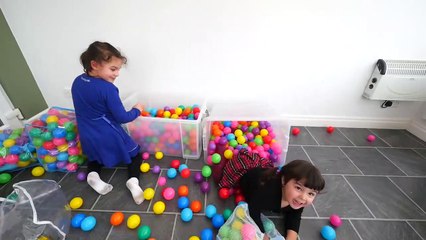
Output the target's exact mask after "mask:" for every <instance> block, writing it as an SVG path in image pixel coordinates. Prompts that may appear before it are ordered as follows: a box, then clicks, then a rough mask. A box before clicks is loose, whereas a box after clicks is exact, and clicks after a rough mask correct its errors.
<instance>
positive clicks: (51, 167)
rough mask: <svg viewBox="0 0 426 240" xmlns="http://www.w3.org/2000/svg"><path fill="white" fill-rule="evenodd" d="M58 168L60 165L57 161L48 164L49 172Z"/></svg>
mask: <svg viewBox="0 0 426 240" xmlns="http://www.w3.org/2000/svg"><path fill="white" fill-rule="evenodd" d="M56 170H58V166H56V163H48V164H47V171H48V172H54V171H56Z"/></svg>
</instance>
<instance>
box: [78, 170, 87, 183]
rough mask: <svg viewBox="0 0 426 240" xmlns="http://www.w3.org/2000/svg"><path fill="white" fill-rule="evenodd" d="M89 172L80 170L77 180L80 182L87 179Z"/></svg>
mask: <svg viewBox="0 0 426 240" xmlns="http://www.w3.org/2000/svg"><path fill="white" fill-rule="evenodd" d="M86 178H87V173H86V172H79V173H77V180H78V181H80V182H83V181H86Z"/></svg>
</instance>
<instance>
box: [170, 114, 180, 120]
mask: <svg viewBox="0 0 426 240" xmlns="http://www.w3.org/2000/svg"><path fill="white" fill-rule="evenodd" d="M170 118H171V119H178V118H179V115H177V114H176V113H173V114H172V116H171V117H170Z"/></svg>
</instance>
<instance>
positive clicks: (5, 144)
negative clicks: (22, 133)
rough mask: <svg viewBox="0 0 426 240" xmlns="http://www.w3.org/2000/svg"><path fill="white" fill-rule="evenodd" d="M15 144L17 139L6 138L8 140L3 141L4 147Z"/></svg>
mask: <svg viewBox="0 0 426 240" xmlns="http://www.w3.org/2000/svg"><path fill="white" fill-rule="evenodd" d="M13 145H15V140H13V139H6V140H4V141H3V146H4V147H7V148H10V147H12V146H13Z"/></svg>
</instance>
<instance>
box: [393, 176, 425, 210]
mask: <svg viewBox="0 0 426 240" xmlns="http://www.w3.org/2000/svg"><path fill="white" fill-rule="evenodd" d="M387 178H388V179H389V181H391V183H392V184H393V185H395V187H396V188H398V190H399V191H401V193H402V194H404V195H405V196H406V197H407V198H408V199H410V201H411V202H412V203H414V205H416V207H418V208H419V209H420V210H421V211H422V212H423V213H425V214H426V212H425V210H423V208H421V207H420V206H419V205H418V204H417V203H416V202H415V201H414V200H413V199H411V197H410V196H408V195H407V193H405V192H404V191H403V190H402V189H401V188H400V187H399V186H398V185H397V184H396V183H395V182H394V181H393V180H392V179H391V178H390V177H387Z"/></svg>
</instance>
